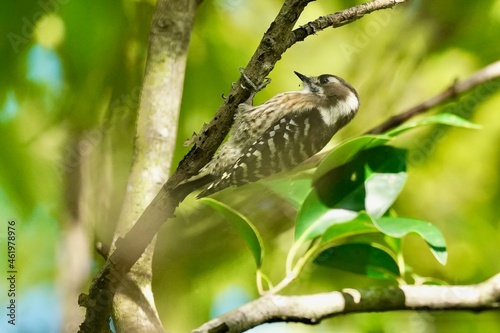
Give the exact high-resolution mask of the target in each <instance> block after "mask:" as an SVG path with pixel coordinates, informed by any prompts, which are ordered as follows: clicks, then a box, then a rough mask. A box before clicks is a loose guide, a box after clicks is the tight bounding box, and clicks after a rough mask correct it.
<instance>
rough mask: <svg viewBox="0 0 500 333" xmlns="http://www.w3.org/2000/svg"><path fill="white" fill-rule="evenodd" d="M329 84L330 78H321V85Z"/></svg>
mask: <svg viewBox="0 0 500 333" xmlns="http://www.w3.org/2000/svg"><path fill="white" fill-rule="evenodd" d="M328 82H330V80H328V76H323V77H320V78H319V83H321V84H327V83H328Z"/></svg>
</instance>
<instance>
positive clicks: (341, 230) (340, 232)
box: [320, 213, 379, 245]
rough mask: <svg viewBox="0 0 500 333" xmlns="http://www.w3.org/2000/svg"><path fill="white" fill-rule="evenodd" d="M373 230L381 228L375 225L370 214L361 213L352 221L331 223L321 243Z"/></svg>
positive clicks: (376, 230)
mask: <svg viewBox="0 0 500 333" xmlns="http://www.w3.org/2000/svg"><path fill="white" fill-rule="evenodd" d="M373 232H379V230H378V229H377V228H376V227H375V225H374V224H373V222H372V220H371V218H370V217H369V216H368V215H366V214H364V213H361V214H359V215H358V216H357V217H356V218H354V219H353V220H351V221H348V222H345V223H340V224H334V225H331V226H330V227H329V228H328V229H327V230H326V231H325V232H324V233H323V235H322V237H321V244H320V245H325V244H328V243H332V242H334V241H336V240H339V239H341V238H345V237H349V236H354V235H360V234H367V233H373Z"/></svg>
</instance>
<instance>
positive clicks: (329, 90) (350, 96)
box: [294, 72, 359, 126]
mask: <svg viewBox="0 0 500 333" xmlns="http://www.w3.org/2000/svg"><path fill="white" fill-rule="evenodd" d="M294 73H295V74H296V75H297V76H298V77H299V79H300V80H301V81H302V82H303V83H304V89H303V92H304V93H306V94H308V96H309V98H310V100H311V101H313V104H315V105H317V107H318V108H319V110H320V112H321V113H322V116H323V118H324V120H325V122H326V123H327V124H330V125H332V126H337V125H338V123H337V122H338V120H339V119H344V120H345V121H346V122H347V121H349V120H350V119H352V118H353V117H354V115H355V114H356V112H357V111H358V108H359V98H358V93H357V92H356V90H355V89H354V88H353V87H352V86H351V85H350V84H349V83H347V82H346V81H345V80H344V79H342V78H341V77H338V76H335V75H331V74H322V75H320V76H305V75H303V74H300V73H298V72H294ZM342 122H344V121H342ZM342 126H343V125H342Z"/></svg>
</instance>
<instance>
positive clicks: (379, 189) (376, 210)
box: [365, 166, 407, 218]
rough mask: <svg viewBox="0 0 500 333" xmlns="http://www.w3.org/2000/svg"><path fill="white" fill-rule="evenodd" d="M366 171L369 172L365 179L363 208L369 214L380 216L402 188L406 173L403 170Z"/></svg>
mask: <svg viewBox="0 0 500 333" xmlns="http://www.w3.org/2000/svg"><path fill="white" fill-rule="evenodd" d="M367 168H368V166H367ZM367 173H370V176H369V177H368V179H367V180H366V181H365V191H366V196H365V208H366V211H367V213H368V214H369V215H370V216H372V217H373V218H380V217H382V216H383V215H384V214H385V212H386V211H387V210H388V209H389V208H390V207H391V206H392V204H393V203H394V201H396V199H397V197H398V196H399V194H400V193H401V191H402V190H403V187H404V185H405V183H406V178H407V174H406V172H405V171H400V172H397V173H375V172H370V171H367Z"/></svg>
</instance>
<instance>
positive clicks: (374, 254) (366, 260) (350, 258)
mask: <svg viewBox="0 0 500 333" xmlns="http://www.w3.org/2000/svg"><path fill="white" fill-rule="evenodd" d="M314 263H316V264H318V265H321V266H326V267H331V268H335V269H340V270H344V271H347V272H351V273H356V274H362V275H366V276H368V277H371V278H376V279H391V280H392V279H396V278H398V277H399V274H400V273H399V267H398V264H397V262H396V260H395V259H394V257H393V256H392V255H391V254H389V253H388V252H387V250H384V249H382V248H379V247H375V246H374V245H370V244H363V243H357V244H343V245H339V246H335V247H331V248H328V249H326V250H324V251H323V252H321V253H320V254H319V255H318V256H317V257H316V259H315V260H314Z"/></svg>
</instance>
